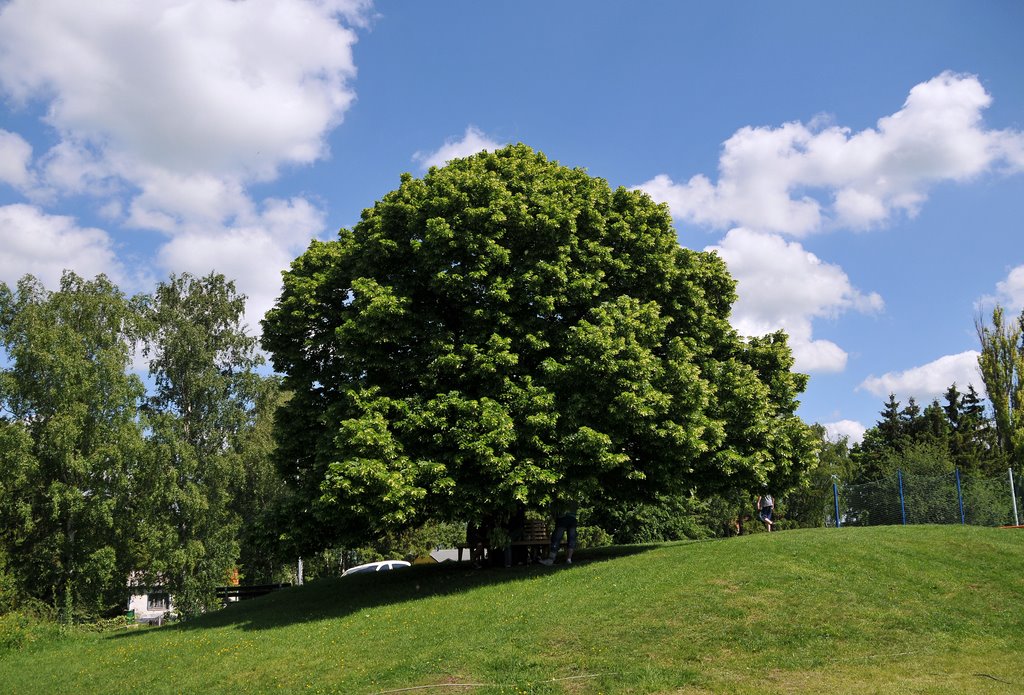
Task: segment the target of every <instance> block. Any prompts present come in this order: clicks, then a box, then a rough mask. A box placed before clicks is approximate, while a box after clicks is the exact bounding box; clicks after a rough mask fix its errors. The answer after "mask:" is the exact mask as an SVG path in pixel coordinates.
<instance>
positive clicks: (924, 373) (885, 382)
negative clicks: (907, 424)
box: [857, 350, 985, 402]
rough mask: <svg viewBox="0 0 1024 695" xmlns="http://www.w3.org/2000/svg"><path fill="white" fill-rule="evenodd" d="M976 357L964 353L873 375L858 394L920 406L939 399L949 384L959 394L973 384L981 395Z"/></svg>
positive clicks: (974, 352) (982, 391)
mask: <svg viewBox="0 0 1024 695" xmlns="http://www.w3.org/2000/svg"><path fill="white" fill-rule="evenodd" d="M978 354H979V353H978V351H977V350H967V351H966V352H961V353H960V354H958V355H946V356H944V357H940V358H939V359H937V360H934V361H932V362H929V363H928V364H925V365H922V366H920V367H913V368H911V369H908V370H906V371H903V372H887V373H885V374H883V375H882V376H879V377H876V376H874V375H872V376H870V377H868V378H867V379H865V380H864V381H863V382H862V383H861V385H860V386H858V387H857V390H858V391H859V390H862V389H863V390H865V391H867V392H868V393H871V394H873V395H875V396H878V397H881V398H884V397H886V396H888V395H889V394H890V393H892V394H895V395H896V397H897V398H898V399H900V400H904V399H907V398H909V397H911V396H913V397H914V398H916V399H917V400H918V401H919V402H922V401H926V400H931V399H932V398H937V397H939V396H941V395H942V394H944V393H945V392H946V389H948V388H949V386H950V384H953V383H955V384H956V385H957V386H958V387H959V388H960V389H961V390H965V389H966V388H967V386H968V385H970V384H973V385H974V387H975V388H976V389H977V390H978V392H979V393H982V394H983V393H984V387H985V384H984V382H983V381H982V379H981V373H980V372H979V371H978Z"/></svg>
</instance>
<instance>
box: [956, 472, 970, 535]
mask: <svg viewBox="0 0 1024 695" xmlns="http://www.w3.org/2000/svg"><path fill="white" fill-rule="evenodd" d="M953 472H954V473H956V499H957V502H959V503H960V525H961V526H963V525H964V524H966V523H967V519H966V518H965V517H964V494H963V490H962V489H961V488H960V469H959V468H954V469H953Z"/></svg>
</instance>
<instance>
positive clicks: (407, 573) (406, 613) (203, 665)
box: [0, 526, 1024, 695]
mask: <svg viewBox="0 0 1024 695" xmlns="http://www.w3.org/2000/svg"><path fill="white" fill-rule="evenodd" d="M1021 576H1024V534H1022V533H1021V532H1019V531H1013V530H1000V529H985V528H977V527H960V526H917V527H907V528H903V527H882V528H864V529H818V530H807V531H795V532H786V533H773V534H770V535H769V534H760V535H758V536H750V537H743V538H735V539H730V540H723V541H713V542H702V543H680V544H672V545H666V546H660V547H637V546H633V547H628V548H612V549H607V550H605V551H602V552H581V553H580V556H579V563H578V564H576V565H574V566H573V567H571V568H566V567H564V566H563V568H561V569H560V568H559V567H558V566H556V567H555V568H544V567H540V566H536V565H535V566H533V567H530V568H522V569H514V570H511V571H506V570H482V571H473V570H469V569H466V568H465V566H463V567H458V566H450V565H449V566H446V565H440V566H437V565H435V566H424V567H419V566H417V567H413V568H411V569H408V570H402V571H398V572H391V573H389V574H388V575H385V576H380V575H377V576H353V577H346V578H344V579H326V580H322V581H317V582H313V583H311V584H308V585H307V586H304V587H296V588H293V589H288V590H286V591H283V592H279V593H276V594H273V595H271V596H267V597H264V598H262V599H257V600H255V601H251V602H243V603H241V604H236V605H233V606H231V607H229V608H228V609H227V610H224V611H219V612H216V613H213V614H209V615H206V616H202V617H200V618H198V619H196V620H195V621H192V622H190V623H188V624H185V625H181V626H178V627H163V628H158V629H146V630H139V631H137V632H135V633H132V634H125V633H123V632H122V633H120V634H75V635H72V636H69V637H65V638H64V639H53V638H51V639H46V638H40V639H37V640H36V641H35V642H33V643H27V644H24V645H23V646H22V647H21V649H19V650H18V651H16V652H12V653H8V654H6V656H5V657H4V658H0V682H2V683H5V684H6V685H7V686H8V689H9V690H11V691H12V692H19V693H35V692H40V693H42V692H46V693H50V692H75V693H86V694H87V693H112V692H136V693H147V694H149V695H156V694H158V693H172V692H174V693H177V692H189V693H200V692H211V693H224V692H234V691H244V692H246V693H267V692H289V693H291V692H310V693H317V692H320V693H380V692H388V691H392V692H397V691H398V690H399V689H412V688H417V687H419V688H421V689H422V691H424V692H432V691H433V692H456V691H458V692H464V691H471V692H473V693H483V694H486V695H497V694H498V693H505V694H506V695H508V694H513V693H524V692H526V693H537V694H543V693H547V694H555V693H608V694H611V693H633V694H639V693H689V692H693V693H698V692H699V693H737V694H744V693H750V694H756V695H764V694H765V693H813V694H815V695H817V694H818V693H823V692H827V693H865V692H870V693H900V694H902V693H1009V692H1015V690H1014V689H1015V687H1016V684H1017V683H1021V682H1024V660H1021V659H1020V654H1021V650H1022V648H1024V645H1022V635H1021V631H1020V613H1019V610H1017V607H1019V606H1020V605H1021V603H1022V601H1024V585H1022V584H1021V581H1020V577H1021ZM3 629H4V625H3V623H2V622H0V639H2V636H3ZM472 683H476V684H483V685H478V686H476V687H470V686H469V684H472ZM429 686H436V687H433V688H430V689H428V687H429ZM412 692H419V691H412Z"/></svg>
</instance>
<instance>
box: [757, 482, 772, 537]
mask: <svg viewBox="0 0 1024 695" xmlns="http://www.w3.org/2000/svg"><path fill="white" fill-rule="evenodd" d="M774 509H775V500H773V499H772V496H771V495H770V494H768V493H767V492H765V493H763V494H760V495H758V496H757V518H758V519H760V520H761V521H763V522H764V527H765V528H766V529H768V533H771V532H772V526H774V525H775V522H774V521H772V512H773V511H774Z"/></svg>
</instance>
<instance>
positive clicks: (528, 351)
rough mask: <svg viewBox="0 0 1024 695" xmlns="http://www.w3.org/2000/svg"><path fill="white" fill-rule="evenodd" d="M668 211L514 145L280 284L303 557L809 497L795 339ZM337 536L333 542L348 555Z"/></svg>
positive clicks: (415, 191)
mask: <svg viewBox="0 0 1024 695" xmlns="http://www.w3.org/2000/svg"><path fill="white" fill-rule="evenodd" d="M734 299H735V294H734V283H733V280H732V278H731V277H730V276H729V274H728V272H727V270H726V268H725V265H724V263H723V262H722V260H721V259H720V258H718V257H717V256H716V255H714V254H711V253H701V252H695V251H691V250H688V249H685V248H682V247H681V246H680V245H679V243H678V241H677V239H676V233H675V231H674V230H673V228H672V226H671V220H670V217H669V214H668V211H667V209H666V208H665V207H664V206H660V205H657V204H655V203H654V202H653V201H651V199H650V198H648V197H647V196H646V195H645V194H643V193H641V192H636V191H628V190H625V189H618V190H614V191H613V190H611V189H610V188H609V186H608V184H607V183H606V182H605V181H603V180H601V179H598V178H593V177H591V176H589V175H587V173H586V172H585V171H582V170H580V169H568V168H566V167H562V166H560V165H558V164H557V163H555V162H551V161H548V160H547V159H546V158H545V157H544V156H543V155H542V154H540V153H536V152H534V151H532V150H530V149H529V148H528V147H525V146H522V145H519V146H513V147H508V148H505V149H503V150H500V151H498V152H495V153H481V154H478V155H474V156H473V157H470V158H467V159H462V160H455V161H453V162H452V163H450V164H449V165H448V166H446V167H444V168H441V169H431V171H430V172H429V173H428V174H427V175H426V176H425V177H424V178H423V179H415V178H413V177H411V176H409V175H404V176H403V177H402V180H401V185H400V187H399V188H398V189H397V190H395V191H393V192H391V193H389V194H387V195H386V196H384V198H383V199H382V200H381V201H379V202H378V203H376V205H374V207H372V208H370V209H368V210H365V211H364V213H363V215H362V219H361V221H360V222H359V223H358V224H357V225H355V227H354V228H353V229H351V230H349V229H342V230H341V231H340V233H339V235H338V239H337V240H336V241H331V242H326V243H323V242H314V243H313V244H312V245H311V246H310V247H309V249H308V250H307V251H306V252H305V253H304V254H303V255H302V256H301V257H299V258H298V259H297V260H296V261H295V262H294V263H293V264H292V267H291V270H290V271H289V272H287V273H286V274H285V277H284V290H283V292H282V295H281V297H280V299H279V301H278V303H277V305H276V306H275V308H274V309H272V310H271V311H270V312H269V313H268V315H267V317H266V319H265V321H264V324H263V326H264V333H263V344H264V347H265V348H266V349H267V350H268V351H269V352H270V353H271V354H272V359H273V363H274V365H275V367H276V368H277V370H278V371H279V372H281V373H282V374H284V375H285V379H284V387H285V388H286V389H287V390H288V392H289V393H290V395H291V398H290V399H289V400H288V402H287V403H286V404H284V406H283V408H282V411H281V417H280V418H279V429H278V439H279V448H278V454H279V459H278V460H279V465H280V469H281V472H282V475H283V476H284V479H285V481H286V482H287V483H288V484H289V486H290V488H291V490H292V491H293V493H294V500H293V515H292V516H293V519H294V520H295V524H296V530H295V535H296V542H298V543H301V542H302V541H306V542H308V543H309V544H310V545H312V546H314V547H317V546H320V547H322V545H323V544H324V543H331V542H332V541H333V542H339V541H342V542H344V541H348V540H350V539H358V538H363V537H366V536H368V535H370V536H372V535H375V534H379V533H385V532H393V531H394V530H396V529H402V528H407V527H410V526H415V525H417V524H419V523H421V522H423V521H425V520H427V519H431V518H435V519H440V520H456V519H462V520H468V519H479V518H480V517H481V516H484V515H497V516H499V517H500V516H502V515H509V514H511V513H512V510H513V509H514V508H516V507H517V506H526V507H528V508H532V509H542V508H543V507H544V506H545V505H546V504H547V502H548V501H549V499H550V498H551V497H552V496H553V495H554V494H555V492H556V491H561V492H562V493H567V494H570V495H572V496H576V497H578V498H581V499H582V500H583V501H584V503H587V502H588V501H597V500H600V501H602V503H605V502H611V501H613V500H619V501H623V502H638V503H640V502H645V501H652V500H655V499H656V498H657V496H658V495H663V494H688V492H689V491H690V490H699V491H700V492H702V493H712V492H716V491H722V490H733V489H737V488H751V487H755V486H757V487H759V486H761V485H763V484H765V483H771V484H772V485H774V486H777V487H779V488H784V487H791V486H792V485H794V484H796V483H797V482H798V481H799V480H800V479H801V477H802V475H803V474H804V472H805V471H806V469H807V468H808V467H809V466H810V465H811V464H812V462H813V460H814V451H815V447H816V440H815V438H814V437H813V436H812V435H811V433H810V431H809V429H808V428H807V427H806V426H805V425H804V424H803V423H802V422H801V421H800V420H799V419H798V418H797V417H796V416H795V414H794V411H795V409H796V406H797V401H796V397H797V396H798V394H799V393H800V392H801V391H802V390H803V388H804V386H805V383H806V377H805V376H803V375H799V374H794V373H793V372H792V371H791V367H792V364H793V361H792V356H791V354H790V351H789V349H788V347H787V345H786V338H785V336H784V335H783V334H781V333H779V334H774V335H770V336H766V337H764V338H757V339H752V340H750V341H749V342H745V341H743V340H741V339H740V338H739V337H738V336H737V335H736V333H735V332H734V331H733V329H732V328H731V327H730V325H729V322H728V317H729V311H730V307H731V304H732V302H733V301H734ZM332 534H333V537H331V536H332Z"/></svg>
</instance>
